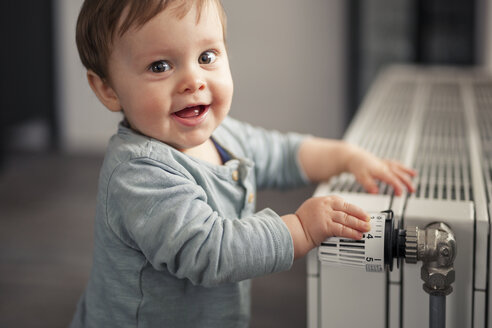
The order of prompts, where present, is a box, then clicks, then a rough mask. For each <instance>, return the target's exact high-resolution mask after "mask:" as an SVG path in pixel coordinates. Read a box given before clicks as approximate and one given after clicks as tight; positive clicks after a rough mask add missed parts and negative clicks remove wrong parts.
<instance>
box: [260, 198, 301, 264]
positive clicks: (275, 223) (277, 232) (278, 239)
mask: <svg viewBox="0 0 492 328" xmlns="http://www.w3.org/2000/svg"><path fill="white" fill-rule="evenodd" d="M257 214H258V215H260V216H263V217H265V218H267V219H268V220H267V221H268V222H269V224H268V228H269V230H270V232H271V234H272V236H273V241H274V252H275V257H274V258H275V263H274V265H273V268H272V273H274V272H281V271H287V270H289V269H290V268H291V267H292V264H293V262H294V243H293V241H292V236H291V235H290V231H289V229H288V228H287V226H286V225H285V223H284V221H283V220H282V218H281V217H280V216H279V215H278V214H277V213H275V212H274V211H273V210H272V209H270V208H265V209H263V210H261V211H260V212H258V213H257Z"/></svg>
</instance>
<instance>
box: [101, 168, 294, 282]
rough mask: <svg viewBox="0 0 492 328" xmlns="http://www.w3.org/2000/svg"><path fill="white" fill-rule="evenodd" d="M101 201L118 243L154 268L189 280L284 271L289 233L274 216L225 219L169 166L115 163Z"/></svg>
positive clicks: (238, 277)
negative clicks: (115, 168) (142, 256)
mask: <svg viewBox="0 0 492 328" xmlns="http://www.w3.org/2000/svg"><path fill="white" fill-rule="evenodd" d="M153 164H155V163H153ZM159 164H160V163H159ZM107 202H108V203H110V204H111V210H108V213H107V220H108V224H109V225H110V227H111V228H112V229H113V231H114V233H116V234H117V235H118V236H119V238H120V239H121V240H123V241H124V242H126V243H127V244H128V246H130V247H133V248H137V249H138V250H140V251H141V252H142V253H143V254H144V256H145V257H146V258H147V259H148V261H149V262H150V263H151V264H152V266H153V267H154V268H155V269H156V270H165V269H167V270H168V271H169V272H170V273H171V274H173V275H175V276H176V277H178V278H188V279H189V280H190V281H191V282H192V283H194V284H198V285H203V286H214V285H218V284H221V283H225V282H235V281H240V280H243V279H247V278H252V277H256V276H260V275H264V274H268V273H272V272H277V271H283V270H287V269H289V268H290V267H291V265H292V262H293V245H292V239H291V236H290V234H289V231H288V229H287V227H286V226H285V224H284V223H283V221H282V220H281V218H280V217H279V216H278V215H277V214H276V213H274V212H273V211H271V210H269V209H267V210H263V211H261V212H258V213H256V214H254V215H253V216H252V217H247V218H242V219H236V218H223V217H221V216H219V215H218V214H217V212H215V211H213V210H212V209H211V207H210V206H209V205H208V204H207V195H206V193H205V192H204V190H203V189H202V188H201V187H200V186H198V185H197V184H195V183H194V182H193V181H192V180H190V179H189V178H187V177H185V176H183V175H182V174H180V173H179V172H176V171H174V170H172V169H171V168H169V167H162V166H159V165H149V163H148V162H147V161H145V160H133V161H131V162H129V163H125V164H121V165H120V166H119V167H118V168H117V170H116V171H115V172H114V173H113V175H112V177H111V180H110V183H109V187H108V197H107ZM108 208H109V207H108Z"/></svg>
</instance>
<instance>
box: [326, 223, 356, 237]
mask: <svg viewBox="0 0 492 328" xmlns="http://www.w3.org/2000/svg"><path fill="white" fill-rule="evenodd" d="M333 235H334V236H338V237H345V238H350V239H357V240H359V239H362V233H361V232H360V231H357V230H354V229H352V228H349V227H347V226H345V225H343V224H340V223H333Z"/></svg>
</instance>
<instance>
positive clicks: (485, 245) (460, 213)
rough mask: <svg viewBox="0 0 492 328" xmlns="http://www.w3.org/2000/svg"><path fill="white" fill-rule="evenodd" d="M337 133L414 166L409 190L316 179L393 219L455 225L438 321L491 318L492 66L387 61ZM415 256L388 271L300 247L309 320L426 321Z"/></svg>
mask: <svg viewBox="0 0 492 328" xmlns="http://www.w3.org/2000/svg"><path fill="white" fill-rule="evenodd" d="M344 139H345V140H346V141H348V142H350V143H354V144H357V145H359V146H361V147H363V148H365V149H367V150H369V151H371V152H372V153H374V154H376V155H378V156H380V157H384V158H392V159H397V160H399V161H401V162H403V163H404V164H406V165H408V166H410V167H413V168H415V169H417V170H418V172H419V174H418V176H417V177H416V178H415V179H414V183H415V186H416V188H417V191H416V192H415V193H414V194H411V195H404V196H402V197H395V196H393V195H392V188H391V187H388V186H386V185H384V184H381V185H380V193H379V194H378V195H369V194H366V193H364V191H363V189H362V187H361V186H360V185H359V184H358V183H356V182H355V180H354V178H353V176H352V175H349V174H343V175H341V176H338V177H335V178H333V179H332V180H330V181H329V182H327V183H323V184H321V185H320V186H319V187H318V189H317V190H316V192H315V196H320V195H327V194H337V195H340V196H342V197H344V198H345V199H346V200H347V201H349V202H352V203H354V204H356V205H358V206H360V207H362V208H364V209H365V210H366V211H369V212H378V211H383V210H388V209H391V210H392V211H393V212H394V214H395V219H396V222H397V224H398V225H399V226H400V227H402V228H403V227H406V226H409V225H415V226H419V227H422V228H424V227H425V226H426V225H427V224H429V223H431V222H434V221H440V222H444V223H446V224H447V225H448V226H449V227H451V229H452V230H453V231H454V234H455V236H456V241H457V256H456V260H455V263H454V266H455V270H456V281H455V282H454V283H453V285H452V286H453V289H454V290H453V292H452V294H451V295H449V296H447V304H446V327H453V328H464V327H488V328H492V322H491V321H492V318H489V315H488V314H489V313H491V309H492V300H491V299H490V293H489V287H488V286H489V281H490V272H489V261H490V256H491V254H490V251H489V250H490V240H489V230H490V225H489V217H490V213H492V206H491V203H490V199H491V197H492V75H488V74H487V73H485V72H483V71H480V70H478V69H469V68H468V69H460V68H450V67H417V66H392V67H390V68H389V69H387V70H385V71H384V72H383V73H382V74H381V75H380V76H379V77H378V79H377V80H376V82H375V83H374V84H373V85H372V87H371V90H370V91H369V93H368V95H367V96H366V98H365V99H364V102H363V104H362V105H361V107H360V109H359V111H358V113H357V115H356V117H355V118H354V120H353V121H352V123H351V125H350V127H349V129H348V130H347V132H346V135H345V137H344ZM420 267H421V264H420V263H417V264H403V265H402V266H401V267H400V268H397V267H396V264H395V266H394V268H393V271H392V272H390V273H367V272H363V271H361V270H354V269H350V268H334V267H331V266H325V265H323V264H321V263H320V262H319V260H318V256H317V250H313V251H312V252H311V253H310V254H309V255H308V267H307V274H308V277H307V280H308V328H328V327H337V328H340V327H349V328H354V327H373V328H382V327H389V328H401V327H404V328H414V327H428V324H429V309H428V308H429V295H428V294H427V293H426V292H425V291H424V290H423V289H422V284H423V281H422V280H421V278H420Z"/></svg>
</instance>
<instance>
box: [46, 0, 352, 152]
mask: <svg viewBox="0 0 492 328" xmlns="http://www.w3.org/2000/svg"><path fill="white" fill-rule="evenodd" d="M223 2H224V7H225V9H226V11H227V14H228V47H229V55H230V63H231V70H232V75H233V78H234V85H235V91H234V100H233V105H232V110H231V116H233V117H236V118H238V119H242V120H245V121H248V122H250V123H253V124H257V125H262V126H264V127H267V128H275V129H279V130H281V131H291V130H294V131H298V132H303V133H311V134H314V135H319V136H325V137H339V136H341V134H342V132H343V129H344V126H343V122H345V116H344V115H345V114H344V113H345V111H344V106H345V104H344V99H345V91H344V86H345V80H344V76H345V74H344V73H345V40H344V38H343V34H344V25H345V21H344V17H345V14H344V2H343V0H336V1H321V0H308V1H297V0H269V1H262V0H248V1H227V0H225V1H223ZM81 4H82V0H71V1H65V0H56V6H55V7H56V9H55V19H56V22H55V24H56V28H55V30H56V31H57V32H56V33H57V35H56V55H57V60H56V62H57V65H58V66H57V81H58V84H57V87H58V90H59V91H58V95H59V96H58V99H57V103H58V108H59V118H60V128H61V139H62V140H61V144H62V148H63V149H64V150H66V151H68V152H102V151H104V148H105V146H106V143H107V140H108V138H109V137H110V135H112V134H113V133H114V131H115V127H116V124H117V122H118V121H119V120H120V118H121V116H120V114H114V113H111V112H109V111H108V110H106V109H105V108H104V107H103V106H102V105H101V104H100V103H99V102H98V100H97V98H96V97H95V96H94V95H93V94H92V91H91V90H90V88H89V86H88V84H87V81H86V77H85V69H84V68H83V66H82V64H81V63H80V60H79V58H78V54H77V50H76V46H75V23H76V19H77V15H78V11H79V9H80V6H81Z"/></svg>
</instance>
